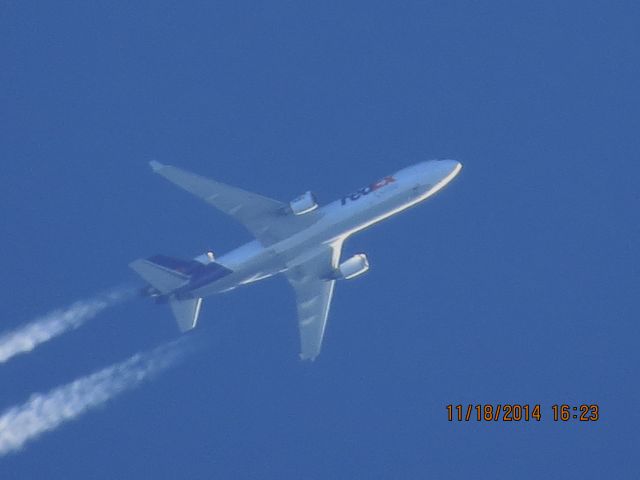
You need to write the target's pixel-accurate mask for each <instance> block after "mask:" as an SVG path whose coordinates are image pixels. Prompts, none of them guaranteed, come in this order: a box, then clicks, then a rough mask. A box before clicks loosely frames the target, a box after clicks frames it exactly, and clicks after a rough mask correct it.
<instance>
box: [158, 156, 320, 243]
mask: <svg viewBox="0 0 640 480" xmlns="http://www.w3.org/2000/svg"><path fill="white" fill-rule="evenodd" d="M150 165H151V168H153V171H154V172H156V173H157V174H159V175H161V176H163V177H164V178H166V179H167V180H169V181H170V182H172V183H174V184H175V185H177V186H179V187H181V188H183V189H184V190H186V191H188V192H190V193H191V194H193V195H195V196H196V197H199V198H201V199H202V200H204V201H205V202H207V203H208V204H210V205H212V206H214V207H215V208H217V209H218V210H220V211H222V212H224V213H226V214H227V215H230V216H232V217H233V218H235V219H236V220H238V221H239V222H240V223H242V224H243V225H244V226H245V227H246V228H247V230H249V232H251V234H253V236H254V237H256V238H257V239H258V240H260V242H262V243H263V244H265V245H271V244H273V243H276V242H278V241H280V240H282V239H284V238H287V237H289V236H291V235H293V234H295V233H297V232H299V231H300V230H303V229H304V228H307V227H308V226H309V225H311V224H313V223H315V222H316V221H317V220H318V218H319V213H318V212H309V213H307V214H305V215H301V216H296V215H293V214H291V213H290V212H289V209H288V205H287V204H286V203H283V202H279V201H278V200H272V199H271V198H267V197H263V196H262V195H258V194H256V193H252V192H247V191H245V190H242V189H240V188H237V187H232V186H230V185H226V184H224V183H220V182H217V181H215V180H211V179H208V178H205V177H201V176H199V175H196V174H194V173H190V172H187V171H185V170H182V169H180V168H177V167H173V166H171V165H163V164H162V163H160V162H156V161H152V162H150Z"/></svg>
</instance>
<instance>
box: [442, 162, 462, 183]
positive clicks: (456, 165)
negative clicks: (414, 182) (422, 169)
mask: <svg viewBox="0 0 640 480" xmlns="http://www.w3.org/2000/svg"><path fill="white" fill-rule="evenodd" d="M436 162H437V165H438V169H439V170H440V171H441V172H442V175H443V176H445V177H449V178H450V179H453V177H455V176H456V175H457V174H458V173H460V170H462V163H460V162H459V161H457V160H451V159H446V160H436Z"/></svg>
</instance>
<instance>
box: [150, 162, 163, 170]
mask: <svg viewBox="0 0 640 480" xmlns="http://www.w3.org/2000/svg"><path fill="white" fill-rule="evenodd" d="M149 166H150V167H151V170H153V171H154V172H157V171H158V170H160V169H162V168H163V167H164V166H165V165H163V164H162V163H160V162H158V161H157V160H151V161H150V162H149Z"/></svg>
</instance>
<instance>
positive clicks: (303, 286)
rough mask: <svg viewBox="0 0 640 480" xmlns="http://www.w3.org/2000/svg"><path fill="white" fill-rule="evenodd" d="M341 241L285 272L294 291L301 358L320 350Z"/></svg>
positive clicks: (310, 357) (310, 356)
mask: <svg viewBox="0 0 640 480" xmlns="http://www.w3.org/2000/svg"><path fill="white" fill-rule="evenodd" d="M341 249H342V242H337V243H336V244H334V245H332V246H327V247H325V248H324V249H323V250H322V251H321V252H320V253H319V254H318V255H317V256H314V257H313V258H311V259H309V260H307V261H305V262H304V263H301V264H299V265H297V266H295V267H293V268H291V269H289V270H287V272H285V275H286V277H287V280H289V283H290V284H291V286H292V287H293V289H294V290H295V293H296V302H297V309H298V328H299V331H300V358H301V359H303V360H313V359H314V358H315V357H317V356H318V355H319V354H320V349H321V348H322V340H323V338H324V332H325V329H326V325H327V318H328V316H329V308H330V306H331V298H332V296H333V289H334V286H335V283H336V281H335V280H334V279H331V278H330V277H331V274H332V272H333V270H334V269H335V268H336V266H337V264H338V262H339V259H340V251H341Z"/></svg>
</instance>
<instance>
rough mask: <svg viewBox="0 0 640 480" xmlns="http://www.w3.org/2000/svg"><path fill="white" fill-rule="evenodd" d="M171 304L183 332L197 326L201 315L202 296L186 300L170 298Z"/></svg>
mask: <svg viewBox="0 0 640 480" xmlns="http://www.w3.org/2000/svg"><path fill="white" fill-rule="evenodd" d="M169 306H170V307H171V311H172V312H173V315H174V316H175V317H176V322H178V328H179V329H180V331H181V332H186V331H187V330H191V329H192V328H195V326H196V324H197V323H198V316H199V315H200V307H202V298H187V299H185V300H178V299H175V298H172V299H171V300H169Z"/></svg>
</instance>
